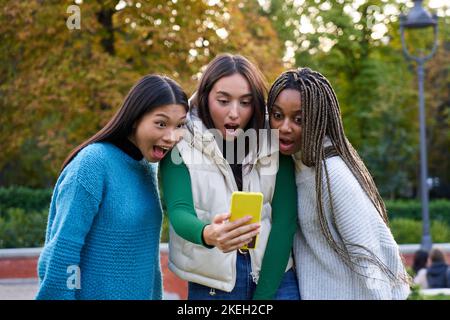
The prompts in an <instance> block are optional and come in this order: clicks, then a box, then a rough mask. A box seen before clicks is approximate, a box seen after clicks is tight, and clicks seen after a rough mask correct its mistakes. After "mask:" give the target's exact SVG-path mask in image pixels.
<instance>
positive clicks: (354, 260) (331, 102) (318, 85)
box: [267, 68, 406, 280]
mask: <svg viewBox="0 0 450 320" xmlns="http://www.w3.org/2000/svg"><path fill="white" fill-rule="evenodd" d="M285 89H294V90H297V91H298V92H300V100H301V101H300V103H301V111H300V112H301V128H302V134H301V147H300V151H301V161H302V162H303V163H304V164H305V165H306V166H308V167H313V168H314V171H315V182H316V201H317V203H316V205H317V209H318V216H319V222H320V226H321V230H322V233H323V235H324V236H325V238H326V240H327V241H328V243H329V244H330V246H331V247H332V248H333V250H334V251H335V252H336V253H337V254H338V255H339V256H340V257H341V258H342V260H343V261H344V262H345V263H346V264H347V265H348V266H349V267H350V268H351V269H352V270H353V271H355V272H357V273H359V272H358V271H357V270H356V267H357V266H359V264H358V261H360V259H361V258H362V259H365V260H367V261H369V262H371V263H373V264H375V265H376V266H378V267H379V268H380V269H381V270H382V271H383V272H384V273H385V274H386V275H387V276H388V277H389V278H390V279H393V280H396V279H397V276H396V275H395V274H394V273H393V272H392V270H390V269H389V268H388V267H387V266H386V265H385V264H384V263H383V262H382V261H381V260H380V259H379V257H377V256H376V255H375V254H374V253H373V252H372V251H371V250H370V249H369V248H367V247H365V246H362V245H360V244H355V243H350V242H348V241H346V239H344V238H343V237H342V235H341V234H340V233H339V230H337V233H338V237H339V238H340V240H341V241H342V243H344V244H345V245H344V246H343V245H340V244H339V243H338V242H337V241H336V239H335V238H334V237H333V234H332V232H331V230H330V226H329V224H328V222H327V219H326V215H325V212H324V208H323V196H322V190H323V189H322V178H323V177H324V176H325V178H326V188H327V191H328V193H329V204H330V208H331V219H332V223H333V224H334V225H335V226H337V224H336V217H335V214H334V208H333V201H332V190H330V181H329V174H328V170H327V162H326V161H325V159H326V158H327V157H331V156H334V155H337V156H340V157H341V158H342V160H343V161H344V162H345V164H346V165H347V166H348V168H349V169H350V170H351V172H352V173H353V175H354V176H355V178H356V179H357V181H358V182H359V184H360V185H361V187H362V189H363V190H364V192H365V193H366V195H367V196H368V198H369V199H370V201H371V202H372V203H373V205H374V206H375V208H376V210H377V212H378V214H379V215H380V217H381V219H382V220H383V221H384V223H385V224H386V225H388V217H387V213H386V207H385V205H384V202H383V199H382V198H381V196H380V194H379V192H378V190H377V187H376V185H375V182H374V181H373V179H372V176H371V175H370V173H369V171H368V170H367V168H366V166H365V165H364V163H363V161H362V160H361V158H360V157H359V155H358V153H357V152H356V150H355V149H354V148H353V146H352V145H351V143H350V142H349V141H348V139H347V137H346V136H345V133H344V126H343V123H342V119H341V112H340V107H339V102H338V100H337V97H336V94H335V92H334V90H333V88H332V86H331V84H330V83H329V81H328V80H327V79H326V78H325V77H324V76H323V75H322V74H320V73H319V72H316V71H313V70H311V69H309V68H299V69H296V70H289V71H286V72H284V73H283V74H281V75H280V76H279V77H278V78H277V79H276V80H275V82H274V84H273V85H272V87H271V89H270V91H269V97H268V104H267V107H268V110H269V112H270V111H271V109H272V107H273V104H274V102H275V100H276V99H277V97H278V95H279V94H280V93H281V91H283V90H285ZM326 136H327V137H329V139H330V140H331V143H332V148H333V149H334V150H333V151H332V152H329V150H326V149H325V148H324V141H325V137H326ZM323 169H324V171H325V172H324V173H323V172H322V170H323ZM402 280H406V279H402Z"/></svg>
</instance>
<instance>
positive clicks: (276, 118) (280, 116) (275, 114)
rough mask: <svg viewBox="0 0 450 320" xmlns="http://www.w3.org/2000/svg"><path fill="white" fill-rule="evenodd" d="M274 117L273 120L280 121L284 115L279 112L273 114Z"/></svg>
mask: <svg viewBox="0 0 450 320" xmlns="http://www.w3.org/2000/svg"><path fill="white" fill-rule="evenodd" d="M272 116H273V118H274V119H275V120H280V119H281V118H282V117H283V115H282V114H281V113H280V112H277V111H275V112H273V113H272Z"/></svg>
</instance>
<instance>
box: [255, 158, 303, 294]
mask: <svg viewBox="0 0 450 320" xmlns="http://www.w3.org/2000/svg"><path fill="white" fill-rule="evenodd" d="M296 230H297V187H296V184H295V171H294V163H293V161H292V158H291V157H288V156H283V155H281V154H280V168H279V170H278V172H277V177H276V183H275V191H274V196H273V200H272V228H271V230H270V235H269V239H268V242H267V246H266V251H265V253H264V258H263V261H262V266H261V272H260V277H259V280H258V285H257V287H256V291H255V294H254V296H253V299H255V300H263V299H273V298H274V297H275V295H276V293H277V290H278V288H279V286H280V283H281V280H282V278H283V276H284V273H285V271H286V266H287V263H288V261H289V256H290V254H291V250H292V244H293V239H294V234H295V232H296Z"/></svg>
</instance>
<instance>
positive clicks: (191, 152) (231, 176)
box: [161, 54, 299, 300]
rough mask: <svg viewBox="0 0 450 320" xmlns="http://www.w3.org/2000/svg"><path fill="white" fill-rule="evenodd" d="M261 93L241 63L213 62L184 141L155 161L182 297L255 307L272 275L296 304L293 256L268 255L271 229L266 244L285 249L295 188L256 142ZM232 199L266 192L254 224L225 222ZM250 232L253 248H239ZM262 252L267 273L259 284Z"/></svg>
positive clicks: (256, 78) (290, 167)
mask: <svg viewBox="0 0 450 320" xmlns="http://www.w3.org/2000/svg"><path fill="white" fill-rule="evenodd" d="M265 92H266V90H265V86H264V81H263V77H262V75H261V73H260V72H259V70H258V69H257V68H256V67H255V66H254V65H253V64H252V63H251V62H249V61H248V60H247V59H246V58H244V57H242V56H239V55H230V54H224V55H220V56H218V57H216V58H215V59H214V60H213V61H212V62H211V63H210V64H209V65H208V67H207V69H206V70H205V72H204V74H203V76H202V78H201V80H200V84H199V87H198V88H197V90H196V94H195V96H194V97H193V99H192V101H191V106H190V111H189V112H188V117H187V123H186V127H187V130H186V132H185V135H184V139H183V140H182V141H180V142H179V144H178V146H177V148H176V149H174V151H173V152H172V154H171V157H167V158H166V159H165V160H164V161H163V162H162V163H161V181H162V189H163V197H164V201H165V203H166V206H167V212H168V215H169V220H170V224H171V226H170V240H169V268H170V270H171V271H173V272H174V273H175V274H176V275H178V276H179V277H180V278H182V279H184V280H186V281H188V290H189V292H188V299H195V300H203V299H220V300H222V299H232V300H247V299H252V298H253V293H254V291H255V288H256V283H257V282H258V280H261V281H260V285H259V286H258V287H261V288H259V289H258V290H259V291H262V292H264V291H265V290H272V286H273V285H272V284H273V281H271V277H276V278H277V279H279V281H278V282H277V288H274V291H275V292H276V293H275V294H274V297H275V298H276V299H299V291H298V284H297V279H296V276H295V270H294V269H293V267H292V266H293V264H292V259H291V258H290V256H291V253H290V251H283V253H282V254H283V255H285V256H283V255H281V256H280V254H279V250H278V247H276V246H274V245H272V249H271V250H270V251H269V249H268V250H266V243H267V241H268V238H269V234H270V232H271V228H272V231H273V232H272V233H271V235H270V237H271V243H273V244H275V243H277V244H278V245H281V246H283V247H287V246H289V245H291V246H292V239H293V237H294V234H295V230H296V225H295V224H292V223H291V221H292V219H295V217H296V186H295V179H294V163H293V161H292V159H291V158H290V157H280V159H278V153H277V152H276V151H275V150H273V151H272V149H270V148H269V147H268V143H267V139H266V138H265V136H263V135H261V136H259V133H260V132H261V131H262V129H263V127H264V124H265ZM250 133H254V134H256V136H258V137H259V138H258V139H257V140H256V144H252V143H251V141H250V142H249V140H251V139H249V140H246V139H242V137H245V136H246V135H248V134H250ZM242 141H247V143H241V142H242ZM254 141H255V140H254ZM254 141H253V142H254ZM278 166H279V170H278V172H277V169H278ZM234 191H248V192H261V193H262V194H263V196H264V200H263V209H262V214H261V222H260V223H259V224H250V225H248V224H246V223H247V222H248V221H249V220H250V219H249V218H250V217H245V218H242V219H239V220H237V221H234V222H229V221H228V219H229V218H230V213H229V209H230V200H231V194H232V193H233V192H234ZM257 234H258V237H259V240H258V245H257V247H256V248H255V249H250V250H242V249H240V248H241V247H242V246H243V245H245V244H248V243H249V242H250V241H252V238H253V237H254V236H255V235H257ZM286 234H288V236H287V237H286ZM278 239H282V240H283V241H285V243H279V242H278ZM265 251H266V254H267V257H266V259H265V261H267V262H266V265H267V266H268V267H266V268H265V270H264V271H263V273H262V274H261V277H260V271H261V264H262V260H263V257H264V254H265ZM279 260H284V261H285V264H284V267H283V268H282V269H283V270H282V271H281V272H280V271H278V270H277V272H280V273H281V274H280V275H279V274H273V273H272V271H271V268H270V265H271V263H276V264H277V265H279V262H278V261H279ZM285 271H286V272H285ZM260 278H261V279H260Z"/></svg>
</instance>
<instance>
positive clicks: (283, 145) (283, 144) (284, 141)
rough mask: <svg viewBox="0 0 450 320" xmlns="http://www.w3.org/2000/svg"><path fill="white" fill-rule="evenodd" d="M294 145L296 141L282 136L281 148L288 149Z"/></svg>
mask: <svg viewBox="0 0 450 320" xmlns="http://www.w3.org/2000/svg"><path fill="white" fill-rule="evenodd" d="M293 145H294V141H293V140H291V139H286V138H280V149H282V150H287V149H290V148H292V147H293Z"/></svg>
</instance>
